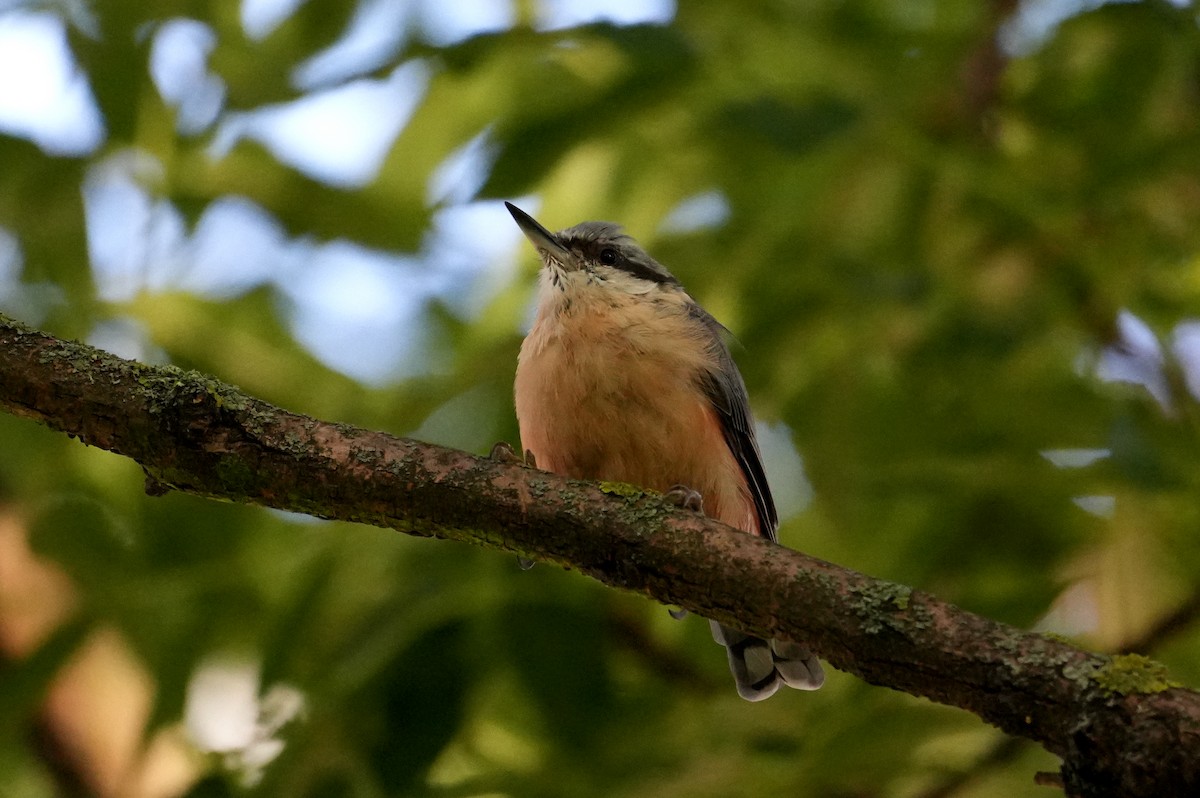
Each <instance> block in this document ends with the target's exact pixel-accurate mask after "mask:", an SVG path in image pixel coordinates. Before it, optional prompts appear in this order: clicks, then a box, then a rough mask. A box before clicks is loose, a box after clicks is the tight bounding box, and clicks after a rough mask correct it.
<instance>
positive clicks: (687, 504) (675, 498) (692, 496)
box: [663, 485, 704, 513]
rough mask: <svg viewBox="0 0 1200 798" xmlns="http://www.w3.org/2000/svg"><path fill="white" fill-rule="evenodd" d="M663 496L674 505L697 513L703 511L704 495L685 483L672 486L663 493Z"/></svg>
mask: <svg viewBox="0 0 1200 798" xmlns="http://www.w3.org/2000/svg"><path fill="white" fill-rule="evenodd" d="M663 498H664V499H666V500H667V501H669V502H670V503H671V504H673V505H675V506H676V507H682V508H683V509H685V510H692V511H693V512H697V513H702V512H704V497H703V496H701V495H700V493H699V491H694V490H692V489H691V488H689V487H688V486H687V485H675V486H673V487H672V488H671V489H670V490H669V491H667V492H666V493H664V494H663Z"/></svg>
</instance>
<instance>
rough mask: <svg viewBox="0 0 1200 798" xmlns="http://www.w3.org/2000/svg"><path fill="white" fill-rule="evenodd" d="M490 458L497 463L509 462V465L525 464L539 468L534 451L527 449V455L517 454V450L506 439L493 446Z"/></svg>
mask: <svg viewBox="0 0 1200 798" xmlns="http://www.w3.org/2000/svg"><path fill="white" fill-rule="evenodd" d="M488 459H489V460H495V461H496V462H497V463H507V464H508V465H525V466H529V467H530V468H537V459H536V458H534V456H533V452H531V451H529V450H528V449H526V450H525V456H524V457H521V455H519V454H517V452H516V450H515V449H513V447H512V446H511V445H510V444H509V443H508V442H506V441H500V442H499V443H497V444H496V445H495V446H493V447H492V451H491V452H490V453H489V454H488Z"/></svg>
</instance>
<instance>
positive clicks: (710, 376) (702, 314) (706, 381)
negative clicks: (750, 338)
mask: <svg viewBox="0 0 1200 798" xmlns="http://www.w3.org/2000/svg"><path fill="white" fill-rule="evenodd" d="M691 312H692V314H693V315H694V317H695V318H696V319H697V320H698V321H699V322H700V323H702V324H703V325H704V326H705V328H706V329H707V330H708V333H709V335H710V336H711V339H712V340H711V343H710V346H712V351H713V354H714V355H715V359H716V371H715V372H711V373H707V374H705V375H704V376H703V378H702V388H703V390H704V394H705V396H707V397H708V400H709V402H711V403H712V407H713V409H714V410H715V411H716V414H717V419H718V420H719V421H720V424H721V431H722V432H723V433H724V435H725V443H726V444H727V445H728V446H729V451H730V452H731V453H732V454H733V457H734V459H735V460H736V461H737V464H738V466H739V467H740V468H741V470H742V475H743V476H744V477H745V479H746V486H747V487H748V488H749V490H750V495H751V497H752V498H753V499H754V511H755V517H756V518H757V519H758V529H759V534H760V535H762V536H763V537H764V538H766V539H768V540H770V541H771V542H773V543H777V542H778V536H777V534H776V530H777V529H778V528H779V514H778V512H777V511H776V509H775V500H774V499H773V498H772V497H771V487H770V485H768V484H767V474H766V471H765V470H764V469H763V464H762V454H761V453H760V452H759V450H758V440H757V438H756V436H755V434H754V423H753V422H752V421H751V420H750V399H749V396H748V395H747V393H746V383H745V382H744V381H743V380H742V375H741V372H739V371H738V368H737V364H736V363H734V362H733V355H731V354H730V353H729V347H728V346H726V344H725V341H724V339H723V337H722V336H723V335H724V334H726V332H727V331H726V330H725V328H724V327H722V326H721V323H720V322H718V321H717V320H716V319H714V318H713V317H712V316H710V315H709V314H708V312H707V311H705V310H703V309H702V308H700V307H699V306H698V305H693V308H692V311H691Z"/></svg>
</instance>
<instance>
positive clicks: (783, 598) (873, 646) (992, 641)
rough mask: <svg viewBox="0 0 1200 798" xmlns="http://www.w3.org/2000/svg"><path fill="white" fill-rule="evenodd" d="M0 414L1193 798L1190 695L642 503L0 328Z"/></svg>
mask: <svg viewBox="0 0 1200 798" xmlns="http://www.w3.org/2000/svg"><path fill="white" fill-rule="evenodd" d="M0 407H2V408H4V409H5V410H7V411H9V412H11V413H14V414H16V415H18V416H21V417H23V418H28V419H33V420H35V421H38V422H40V423H42V424H45V425H47V426H49V427H51V428H53V429H56V430H59V431H62V432H65V433H66V434H68V435H70V436H73V437H78V438H79V439H80V440H82V441H83V442H84V443H87V444H90V445H92V446H97V447H100V448H103V449H107V450H109V451H112V452H116V453H118V454H122V455H125V456H127V457H130V458H132V459H134V460H136V461H137V462H138V463H140V464H141V466H142V468H143V469H145V471H146V473H147V475H148V480H149V482H148V485H149V487H150V488H151V490H152V492H156V491H159V490H162V489H165V488H169V489H174V490H178V491H183V492H187V493H192V494H195V495H198V496H206V497H211V498H220V499H225V500H231V501H237V502H244V503H253V504H260V505H264V506H268V507H275V508H279V509H284V510H292V511H296V512H302V513H308V514H310V515H315V516H319V517H322V518H336V519H340V520H344V521H357V522H361V523H366V524H372V525H375V526H383V527H390V528H392V529H396V530H398V531H401V532H405V533H407V534H412V535H421V536H431V537H440V538H447V539H452V540H459V541H465V542H470V543H476V544H481V545H485V546H489V547H493V548H499V549H504V550H507V551H512V552H515V553H518V554H521V555H524V556H532V557H536V558H538V559H540V560H543V561H547V562H552V563H557V564H559V565H561V566H564V567H569V568H575V569H577V570H579V571H581V572H583V573H585V574H587V575H589V576H591V577H593V578H595V579H597V580H599V581H601V582H603V583H604V584H607V585H611V586H613V587H618V588H622V589H625V590H631V591H634V592H638V593H641V594H644V595H646V596H649V597H651V598H653V599H656V600H658V601H661V602H663V603H665V604H673V605H678V606H680V607H683V608H685V609H688V610H691V611H692V612H695V613H697V614H699V615H702V616H704V617H706V618H712V619H715V620H718V621H721V622H722V623H726V624H730V625H733V626H736V627H740V628H742V629H744V630H746V631H748V632H752V633H755V634H760V635H764V636H781V637H786V638H791V639H795V640H804V641H806V642H807V643H808V644H809V645H810V646H811V647H812V648H813V649H814V650H815V651H816V652H817V653H819V654H820V655H821V656H822V657H823V658H825V659H826V660H827V661H828V662H829V663H830V664H831V665H833V666H835V667H837V668H839V669H840V670H843V671H847V672H849V673H853V674H855V675H856V676H858V677H860V678H862V679H864V680H865V681H867V682H870V683H872V684H879V685H886V686H888V687H892V688H894V689H897V690H903V691H905V692H907V693H911V694H913V695H917V696H924V697H926V698H929V699H931V700H933V701H937V702H939V703H944V704H949V705H952V706H957V707H961V708H963V709H966V710H969V711H971V712H974V713H975V714H977V715H979V716H980V717H981V718H983V719H984V720H986V721H987V722H989V723H992V724H994V725H995V726H997V727H999V728H1000V729H1002V730H1004V731H1006V732H1008V733H1010V734H1014V735H1019V736H1022V737H1027V738H1029V739H1032V740H1036V741H1037V742H1039V743H1041V744H1042V745H1044V746H1045V747H1046V748H1047V749H1048V750H1050V751H1051V752H1053V753H1055V754H1057V755H1059V756H1060V757H1062V758H1063V760H1064V762H1063V768H1062V775H1063V780H1064V783H1065V785H1066V789H1067V792H1068V793H1069V794H1071V795H1078V796H1089V797H1090V796H1107V795H1122V796H1142V795H1147V796H1149V795H1154V796H1169V795H1196V794H1200V694H1198V693H1196V692H1193V691H1191V690H1185V689H1182V688H1180V687H1175V686H1172V685H1170V684H1169V683H1168V682H1167V681H1166V679H1165V675H1164V674H1163V673H1162V671H1161V666H1158V665H1157V664H1155V663H1152V662H1150V661H1148V660H1144V659H1142V658H1137V657H1117V658H1113V657H1108V656H1102V655H1098V654H1093V653H1089V652H1086V651H1083V650H1081V649H1078V648H1075V647H1073V646H1071V645H1068V644H1066V643H1064V642H1061V641H1058V640H1055V639H1051V638H1047V637H1044V636H1042V635H1037V634H1030V633H1027V632H1021V631H1019V630H1017V629H1014V628H1012V627H1009V626H1005V625H1003V624H1000V623H996V622H993V621H989V620H987V619H985V618H981V617H979V616H977V615H973V614H971V613H969V612H966V611H964V610H961V609H958V608H957V607H954V606H952V605H949V604H946V603H945V602H942V601H939V600H937V599H936V598H934V597H933V596H931V595H928V594H926V593H923V592H921V591H917V590H912V589H910V588H907V587H904V586H902V585H897V584H894V583H891V582H885V581H881V580H877V579H872V578H870V577H868V576H865V575H863V574H860V573H856V572H854V571H851V570H848V569H845V568H841V567H838V566H836V565H832V564H830V563H827V562H823V561H821V560H818V559H815V558H813V557H809V556H806V555H804V554H801V553H799V552H795V551H791V550H789V549H785V548H783V547H780V546H776V545H773V544H770V543H767V542H765V541H763V540H761V539H759V538H756V537H753V536H750V535H745V534H742V533H739V532H737V531H735V530H732V529H730V528H728V527H725V526H723V525H722V524H720V523H717V522H716V521H712V520H709V519H707V518H704V517H702V516H699V515H696V514H694V513H690V512H687V511H683V510H678V509H676V508H673V507H671V506H669V505H668V504H667V503H665V502H663V501H662V500H661V498H660V497H658V496H657V495H654V494H647V493H643V492H641V491H635V490H626V489H625V488H624V486H612V485H604V484H595V483H589V482H580V481H575V480H568V479H564V478H561V477H558V476H556V475H553V474H549V473H546V472H543V471H537V470H533V469H528V468H524V467H521V466H512V465H505V464H501V463H497V462H493V461H491V460H488V459H484V458H479V457H474V456H472V455H469V454H467V453H465V452H460V451H455V450H452V449H446V448H442V447H438V446H431V445H428V444H424V443H420V442H417V441H411V440H405V439H400V438H395V437H393V436H390V435H387V434H384V433H381V432H372V431H369V430H365V429H361V428H358V427H353V426H350V425H346V424H336V423H329V422H324V421H318V420H316V419H313V418H309V417H307V416H302V415H297V414H295V413H289V412H287V411H285V410H281V409H279V408H276V407H273V406H271V405H269V404H267V403H265V402H262V401H260V400H258V399H254V398H252V397H249V396H247V395H245V394H243V393H242V392H240V391H239V390H237V389H236V388H234V387H232V386H229V385H226V384H223V383H221V382H218V381H217V380H214V379H212V378H210V377H206V376H204V375H202V374H198V373H195V372H184V371H181V370H180V369H177V368H174V367H150V366H146V365H143V364H140V363H135V362H130V361H127V360H122V359H121V358H118V357H115V356H113V355H109V354H107V353H104V352H101V351H99V350H96V349H93V348H91V347H88V346H85V345H82V344H78V343H72V342H67V341H63V340H60V339H57V338H53V337H51V336H49V335H46V334H43V333H39V332H36V331H32V330H29V329H27V328H25V327H23V326H22V325H19V324H17V323H15V322H12V321H10V320H8V319H6V318H4V317H2V316H0Z"/></svg>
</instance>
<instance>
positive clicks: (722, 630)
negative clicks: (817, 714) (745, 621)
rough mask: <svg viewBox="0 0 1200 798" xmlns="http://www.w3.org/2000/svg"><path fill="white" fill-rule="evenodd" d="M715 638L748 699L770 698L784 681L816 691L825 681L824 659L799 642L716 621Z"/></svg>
mask: <svg viewBox="0 0 1200 798" xmlns="http://www.w3.org/2000/svg"><path fill="white" fill-rule="evenodd" d="M709 623H710V624H711V626H712V635H713V640H716V641H717V642H718V643H720V644H721V645H723V646H725V651H726V653H727V654H728V655H729V670H730V671H731V672H732V673H733V679H734V681H735V682H737V691H738V695H740V696H741V697H742V698H744V699H746V700H747V701H762V700H763V699H764V698H770V697H771V696H773V695H774V694H775V691H776V690H778V689H779V685H780V684H786V685H787V686H788V687H794V688H796V689H797V690H816V689H817V688H818V687H820V686H821V685H822V684H824V682H825V671H824V669H823V668H822V667H821V662H820V660H818V659H817V657H816V655H814V654H813V653H812V652H811V651H809V650H808V649H807V648H805V647H804V646H802V645H800V644H799V643H793V642H791V641H790V640H763V639H762V638H761V637H754V636H752V635H748V634H746V633H744V632H739V631H738V630H736V629H730V628H729V627H728V626H722V625H721V624H719V623H717V622H716V621H710V622H709Z"/></svg>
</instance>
